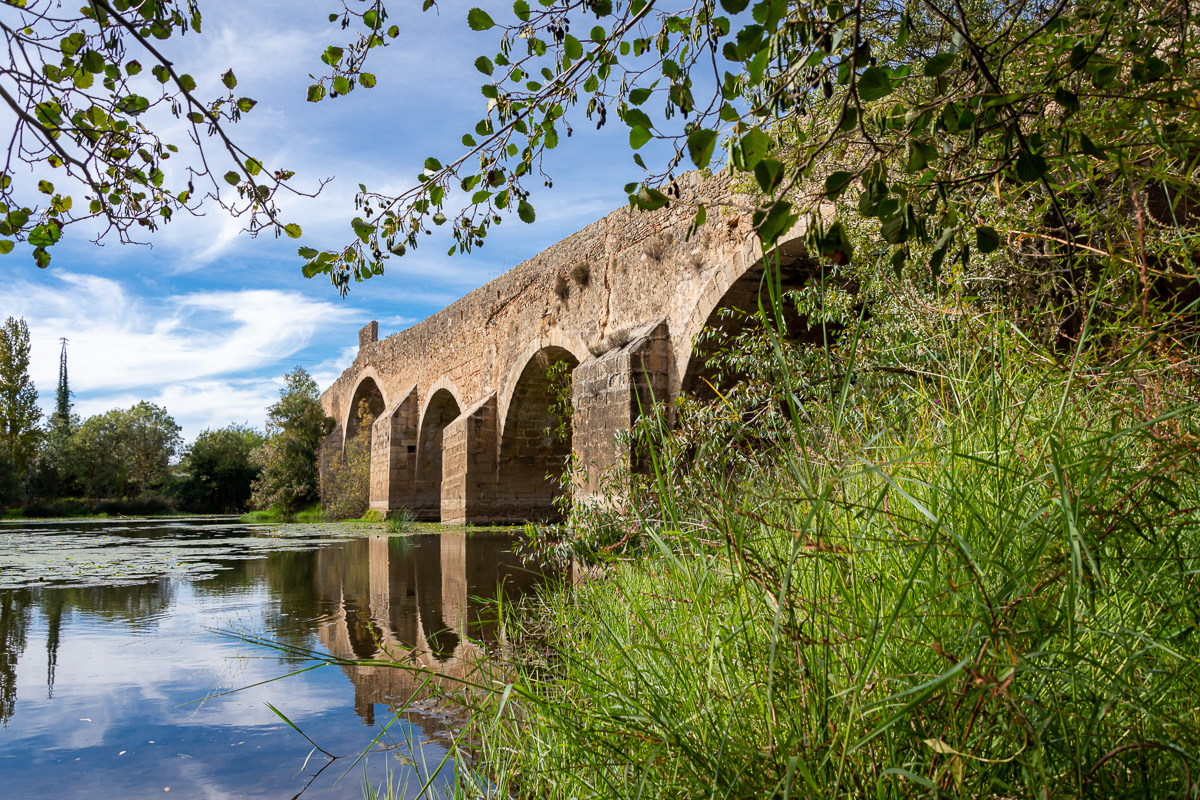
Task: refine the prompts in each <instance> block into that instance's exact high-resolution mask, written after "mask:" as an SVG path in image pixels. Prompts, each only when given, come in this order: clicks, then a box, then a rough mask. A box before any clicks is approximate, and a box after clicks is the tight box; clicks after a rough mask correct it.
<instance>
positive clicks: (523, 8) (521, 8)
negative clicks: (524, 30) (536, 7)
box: [513, 0, 529, 22]
mask: <svg viewBox="0 0 1200 800" xmlns="http://www.w3.org/2000/svg"><path fill="white" fill-rule="evenodd" d="M513 13H514V14H516V15H517V19H519V20H521V22H529V3H526V2H525V0H517V1H516V2H515V3H513Z"/></svg>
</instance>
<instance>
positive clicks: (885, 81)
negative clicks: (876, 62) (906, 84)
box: [858, 67, 893, 103]
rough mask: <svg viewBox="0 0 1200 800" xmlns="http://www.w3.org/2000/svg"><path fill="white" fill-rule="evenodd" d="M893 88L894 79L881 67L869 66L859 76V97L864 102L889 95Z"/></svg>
mask: <svg viewBox="0 0 1200 800" xmlns="http://www.w3.org/2000/svg"><path fill="white" fill-rule="evenodd" d="M892 89H893V87H892V79H891V78H890V77H888V74H887V73H886V72H884V71H883V69H882V68H880V67H867V68H866V69H865V70H863V74H862V75H860V76H859V77H858V98H859V99H860V100H862V101H863V102H864V103H870V102H872V101H875V100H879V99H881V98H884V97H887V96H888V95H889V94H891V93H892Z"/></svg>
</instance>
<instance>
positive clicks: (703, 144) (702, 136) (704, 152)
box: [687, 128, 717, 169]
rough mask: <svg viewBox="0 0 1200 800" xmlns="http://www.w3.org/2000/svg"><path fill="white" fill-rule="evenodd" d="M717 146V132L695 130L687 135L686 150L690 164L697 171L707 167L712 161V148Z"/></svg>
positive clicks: (706, 129)
mask: <svg viewBox="0 0 1200 800" xmlns="http://www.w3.org/2000/svg"><path fill="white" fill-rule="evenodd" d="M716 144H717V132H716V131H714V130H709V129H708V128H697V129H696V130H694V131H692V132H691V133H690V134H688V140H687V149H688V155H689V156H691V158H692V163H693V164H695V165H696V166H697V167H698V168H699V169H704V168H705V167H707V166H708V162H709V161H710V160H712V154H713V148H714V147H716Z"/></svg>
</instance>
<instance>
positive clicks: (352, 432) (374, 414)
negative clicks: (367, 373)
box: [346, 377, 387, 442]
mask: <svg viewBox="0 0 1200 800" xmlns="http://www.w3.org/2000/svg"><path fill="white" fill-rule="evenodd" d="M385 408H387V404H386V403H384V401H383V391H382V390H380V388H379V385H378V384H377V383H375V379H374V378H371V377H367V378H363V379H362V380H361V381H359V384H358V388H356V389H355V390H354V397H353V398H351V400H350V412H349V414H347V416H346V441H347V442H349V441H351V440H352V439H354V437H355V436H357V435H358V433H359V431H360V430H361V428H362V422H363V419H365V418H366V417H367V416H368V415H369V416H370V417H371V419H372V420H376V419H379V415H380V414H382V413H383V411H384V409H385Z"/></svg>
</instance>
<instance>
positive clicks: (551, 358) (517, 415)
mask: <svg viewBox="0 0 1200 800" xmlns="http://www.w3.org/2000/svg"><path fill="white" fill-rule="evenodd" d="M577 366H579V359H577V358H576V357H575V356H574V355H572V354H571V352H570V351H569V350H566V349H564V348H562V347H555V346H551V347H545V348H543V349H541V350H539V351H538V352H537V353H535V354H534V356H533V357H532V358H531V359H529V361H528V362H527V363H526V365H525V368H524V369H523V370H522V371H521V376H520V377H519V378H518V379H517V381H516V384H515V386H514V387H513V394H512V399H511V400H510V401H509V404H508V413H507V414H506V415H505V419H504V428H503V429H502V430H503V439H502V440H501V443H500V461H499V469H498V470H497V472H498V480H497V492H496V499H497V511H498V512H499V516H500V517H501V518H504V519H506V520H507V521H511V522H518V521H524V520H557V519H561V518H562V512H561V510H560V504H561V503H560V501H562V500H563V499H564V496H569V490H568V489H564V487H563V486H562V485H561V484H562V477H563V473H564V472H565V471H566V466H567V459H568V458H569V457H570V455H571V419H570V411H569V409H570V402H571V398H570V385H571V384H570V376H571V373H572V372H573V371H574V369H575V367H577Z"/></svg>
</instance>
